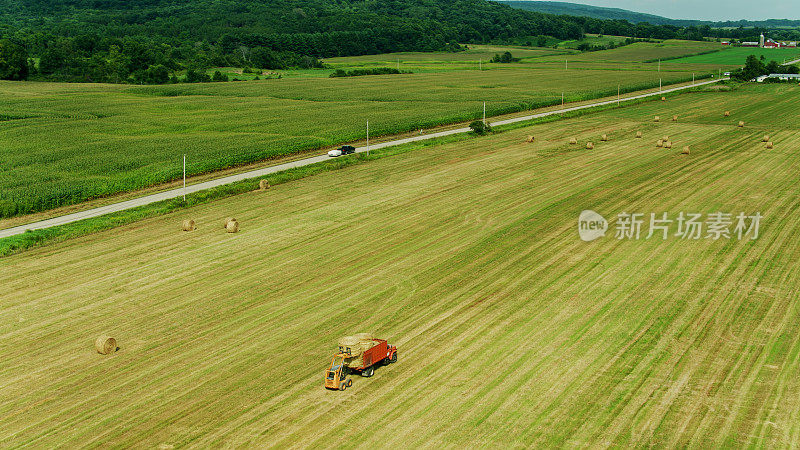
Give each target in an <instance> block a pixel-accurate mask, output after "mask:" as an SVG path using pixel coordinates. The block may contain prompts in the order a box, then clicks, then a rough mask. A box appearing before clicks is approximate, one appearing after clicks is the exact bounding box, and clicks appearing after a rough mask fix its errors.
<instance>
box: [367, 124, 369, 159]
mask: <svg viewBox="0 0 800 450" xmlns="http://www.w3.org/2000/svg"><path fill="white" fill-rule="evenodd" d="M367 156H369V120H368V121H367Z"/></svg>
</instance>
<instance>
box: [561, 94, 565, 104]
mask: <svg viewBox="0 0 800 450" xmlns="http://www.w3.org/2000/svg"><path fill="white" fill-rule="evenodd" d="M561 106H564V93H563V92H562V93H561Z"/></svg>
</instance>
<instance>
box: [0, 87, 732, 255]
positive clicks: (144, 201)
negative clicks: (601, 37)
mask: <svg viewBox="0 0 800 450" xmlns="http://www.w3.org/2000/svg"><path fill="white" fill-rule="evenodd" d="M721 80H722V79H716V80H711V81H703V82H699V83H695V84H693V85H686V86H678V87H673V88H667V89H662V90H661V91H660V92H650V93H646V94H639V95H634V96H631V97H623V98H621V99H620V100H619V101H620V102H627V101H631V100H637V99H642V98H646V97H652V96H654V95H662V94H666V93H669V92H675V91H681V90H684V89H689V88H692V87H696V86H702V85H706V84H712V83H716V82H718V81H721ZM617 101H618V100H616V99H614V100H607V101H602V102H597V103H591V104H586V105H580V106H572V107H569V108H563V109H559V110H556V111H547V112H542V113H538V114H531V115H528V116H522V117H514V118H512V119H506V120H500V121H497V122H492V123H491V124H492V125H508V124H511V123H517V122H524V121H527V120H532V119H538V118H541V117H547V116H552V115H556V114H564V113H568V112H572V111H578V110H581V109H587V108H594V107H597V106H604V105H612V104H614V103H617ZM469 131H471V130H470V129H469V128H468V127H465V128H457V129H454V130H447V131H440V132H437V133H431V134H426V135H421V136H413V137H409V138H404V139H397V140H394V141H387V142H381V143H379V144H373V145H370V146H369V149H370V150H377V149H381V148H386V147H393V146H395V145H401V144H407V143H410V142H416V141H422V140H426V139H434V138H438V137H444V136H450V135H453V134H460V133H468V132H469ZM366 151H367V148H366V147H359V148H357V149H356V152H357V153H361V152H366ZM328 159H330V157H329V156H327V154H325V155H319V156H313V157H311V158H305V159H300V160H297V161H292V162H288V163H285V164H279V165H276V166H270V167H265V168H262V169H257V170H251V171H249V172H242V173H239V174H236V175H230V176H226V177H222V178H217V179H214V180H210V181H205V182H202V183H197V184H192V185H189V186H186V189H183V188H178V189H171V190H168V191H164V192H159V193H157V194H151V195H146V196H143V197H139V198H135V199H131V200H126V201H123V202H119V203H113V204H110V205H106V206H100V207H97V208H92V209H87V210H85V211H80V212H76V213H72V214H66V215H63V216H59V217H54V218H52V219H47V220H42V221H39V222H33V223H29V224H26V225H20V226H16V227H12V228H6V229H4V230H0V239H3V238H7V237H10V236H15V235H18V234H22V233H24V232H25V231H27V230H39V229H43V228H51V227H55V226H59V225H65V224H68V223H72V222H77V221H79V220H83V219H89V218H92V217H99V216H103V215H106V214H110V213H114V212H119V211H124V210H126V209H131V208H136V207H139V206H144V205H149V204H151V203H156V202H160V201H162V200H169V199H172V198H176V197H180V196H182V195H183V194H184V193H186V194H191V193H193V192H199V191H203V190H206V189H211V188H214V187H217V186H223V185H226V184H230V183H235V182H237V181H241V180H246V179H249V178H258V177H263V176H265V175H269V174H272V173H276V172H281V171H284V170H287V169H293V168H296V167H302V166H307V165H309V164H314V163H318V162H322V161H326V160H328Z"/></svg>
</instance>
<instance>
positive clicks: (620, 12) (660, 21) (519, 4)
mask: <svg viewBox="0 0 800 450" xmlns="http://www.w3.org/2000/svg"><path fill="white" fill-rule="evenodd" d="M494 1H497V2H498V3H503V4H504V5H508V6H511V7H512V8H517V9H524V10H527V11H534V12H540V13H546V14H556V15H567V16H580V17H591V18H593V19H608V20H627V21H628V22H630V23H645V22H646V23H650V24H652V25H673V26H678V27H688V26H698V25H708V26H710V27H712V28H738V27H744V28H752V27H757V28H787V27H788V28H798V27H800V20H790V19H769V20H756V21H753V20H727V21H720V22H712V21H704V20H682V19H670V18H668V17H663V16H657V15H654V14H646V13H640V12H636V11H629V10H627V9H620V8H605V7H601V6H592V5H582V4H578V3H569V2H546V1H530V0H529V1H524V0H522V1H520V0H511V1H505V0H494Z"/></svg>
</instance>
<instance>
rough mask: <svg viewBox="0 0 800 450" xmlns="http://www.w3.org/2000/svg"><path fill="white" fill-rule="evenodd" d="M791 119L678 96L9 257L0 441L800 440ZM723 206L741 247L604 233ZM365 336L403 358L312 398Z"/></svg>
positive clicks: (796, 142)
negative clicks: (741, 220)
mask: <svg viewBox="0 0 800 450" xmlns="http://www.w3.org/2000/svg"><path fill="white" fill-rule="evenodd" d="M798 103H800V91H798V88H797V87H796V86H786V85H783V86H748V87H746V88H742V89H739V90H736V91H731V92H711V91H709V92H698V93H693V94H685V95H681V96H679V97H675V98H670V99H669V101H667V102H650V103H645V104H642V105H639V106H634V107H628V108H623V109H616V110H610V111H606V112H602V113H595V114H591V115H587V116H583V117H580V118H575V119H569V120H565V121H561V122H554V123H549V124H540V125H535V126H530V127H527V128H520V129H516V130H511V131H507V132H503V133H500V134H497V135H493V136H489V137H484V138H476V139H469V140H461V141H458V142H453V143H450V144H446V145H440V146H435V147H427V148H423V149H419V150H415V151H412V152H409V153H405V154H402V155H397V156H392V157H387V158H383V159H380V160H377V161H373V162H370V163H368V164H363V165H358V166H352V167H349V168H347V169H342V170H340V171H336V172H327V173H323V174H321V175H318V176H314V177H311V178H307V179H303V180H300V181H296V182H291V183H288V184H284V185H279V186H275V187H273V188H272V189H270V190H268V191H264V192H253V193H248V194H243V195H239V196H237V197H233V198H230V199H226V200H223V201H218V202H215V203H212V204H207V205H203V206H200V207H196V208H193V209H191V210H186V211H182V212H180V213H176V214H170V215H167V216H163V217H159V218H153V219H148V220H144V221H141V222H138V223H136V224H132V225H129V226H124V227H121V228H119V229H116V230H112V231H109V232H103V233H98V234H96V235H92V236H87V237H84V238H79V239H75V240H71V241H68V242H65V243H60V244H57V245H53V246H50V247H46V248H42V249H38V250H34V251H30V252H27V253H24V254H20V255H16V256H12V257H8V258H3V259H0V284H2V286H3V288H4V289H3V293H2V294H0V299H1V300H0V301H2V306H3V307H2V309H0V337H1V339H0V361H2V362H3V363H2V365H0V386H2V390H0V446H3V447H16V446H23V445H30V446H35V447H53V446H56V445H62V446H66V447H77V446H90V447H99V446H102V447H111V446H135V447H144V448H154V447H157V446H162V445H163V446H164V447H162V448H170V447H169V446H176V447H180V446H183V445H189V446H197V447H209V446H226V447H234V446H245V447H247V446H249V447H256V446H257V447H262V446H277V447H287V446H301V445H302V446H313V447H340V446H345V447H355V446H379V447H391V446H422V445H425V446H435V447H440V446H452V447H464V446H469V447H476V446H512V445H515V446H531V447H533V446H537V447H552V446H602V447H605V446H616V445H620V446H658V447H678V446H694V447H711V446H713V447H734V446H736V447H739V446H756V447H761V446H764V447H785V446H791V445H796V443H797V442H799V441H800V379H799V378H798V377H797V374H798V371H799V370H800V331H798V328H797V323H798V321H800V304H799V303H798V290H800V261H798V258H797V255H798V254H800V242H798V240H797V236H798V233H800V219H798V217H800V196H798V193H797V189H796V179H797V173H798V170H800V162H798V161H800V158H798V156H799V155H798V152H799V151H800V134H798V129H800V119H798V117H797V116H796V115H794V114H791V111H796V110H797V107H798V106H800V105H798ZM726 109H727V110H731V111H732V116H731V117H729V118H725V117H723V116H722V112H723V111H724V110H726ZM673 114H679V115H680V120H679V122H677V123H673V122H660V123H653V121H652V117H653V115H660V116H661V117H671V116H672V115H673ZM739 120H743V121H745V122H746V126H745V127H744V128H737V127H736V126H735V123H737V122H738V121H739ZM637 130H638V131H642V132H643V134H644V139H635V138H634V137H633V136H634V134H635V132H636V131H637ZM602 133H607V134H609V136H610V138H611V141H610V142H599V136H600V134H602ZM765 133H769V134H771V135H772V139H773V141H774V142H775V149H773V150H765V149H764V145H763V144H762V143H760V142H759V141H760V140H761V137H762V136H763V135H764V134H765ZM529 134H533V135H535V136H536V138H537V140H536V142H535V143H534V144H524V143H522V141H523V139H524V138H525V136H527V135H529ZM663 135H669V136H670V138H671V139H672V140H673V142H675V146H676V148H674V149H672V150H666V149H661V148H656V147H655V145H654V144H655V141H656V139H658V138H660V137H661V136H663ZM571 136H574V137H576V138H578V139H579V141H580V144H581V145H580V146H578V147H576V146H570V145H568V144H566V141H567V139H568V138H569V137H571ZM587 140H591V141H593V142H594V143H595V145H596V147H595V149H594V150H591V151H589V150H585V149H584V148H583V144H584V143H585V142H586V141H587ZM683 145H691V148H692V153H691V154H690V155H688V156H687V155H683V156H681V155H679V152H680V148H681V147H682V146H683ZM584 209H592V210H594V211H597V212H599V213H600V214H603V215H604V216H605V217H606V218H608V219H609V220H610V221H611V222H612V224H611V228H610V229H609V233H608V235H607V236H606V237H605V238H601V239H599V240H597V241H594V242H591V243H586V242H583V241H581V240H579V239H578V234H577V218H578V215H579V213H580V212H581V211H582V210H584ZM717 211H722V212H730V213H733V214H738V213H739V212H745V213H747V214H754V213H756V212H759V213H760V214H762V215H763V219H762V222H761V228H760V235H759V237H758V239H756V240H751V239H742V240H738V239H736V238H733V239H721V240H717V241H714V240H711V239H699V240H696V241H687V240H683V239H679V238H677V237H670V238H669V239H666V240H662V239H660V238H654V239H650V240H647V239H645V238H644V235H643V236H642V238H641V239H638V240H634V239H631V240H627V239H625V240H617V239H615V238H614V226H615V219H614V218H615V217H616V215H617V214H618V213H622V212H629V213H644V214H648V215H649V213H651V212H654V213H658V214H660V213H663V212H667V213H669V214H670V217H671V218H675V217H676V216H677V215H678V213H680V212H687V213H689V212H698V213H702V214H704V215H705V214H707V213H711V212H717ZM227 216H234V217H236V218H237V219H239V221H240V223H241V231H240V232H239V233H237V234H226V233H224V232H223V230H222V225H221V223H222V220H223V219H224V218H225V217H227ZM189 217H191V218H194V219H195V220H197V222H198V224H199V229H198V230H197V231H195V232H191V233H184V232H181V231H180V222H181V220H183V219H184V218H189ZM672 230H673V233H674V231H675V228H673V229H672ZM361 331H371V332H374V333H376V334H377V335H378V336H381V337H385V338H388V339H389V340H390V341H391V342H392V343H395V344H397V345H398V348H399V361H398V363H397V364H394V365H390V366H387V367H381V368H379V369H378V370H376V372H375V376H374V377H373V378H370V379H365V378H359V377H358V376H356V377H355V380H354V384H353V387H352V388H350V389H348V390H347V391H344V392H331V391H326V390H324V389H323V387H322V381H323V378H322V377H323V370H324V368H325V366H326V364H328V363H329V357H330V356H331V353H332V352H333V350H334V349H335V345H336V340H337V338H339V337H340V336H342V335H348V334H353V333H356V332H361ZM101 333H110V334H112V335H113V336H115V337H116V338H117V339H118V342H119V346H120V350H119V352H118V353H116V354H113V355H111V356H101V355H98V354H97V353H96V352H95V351H94V348H93V342H94V339H95V338H96V337H97V336H98V335H99V334H101Z"/></svg>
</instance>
